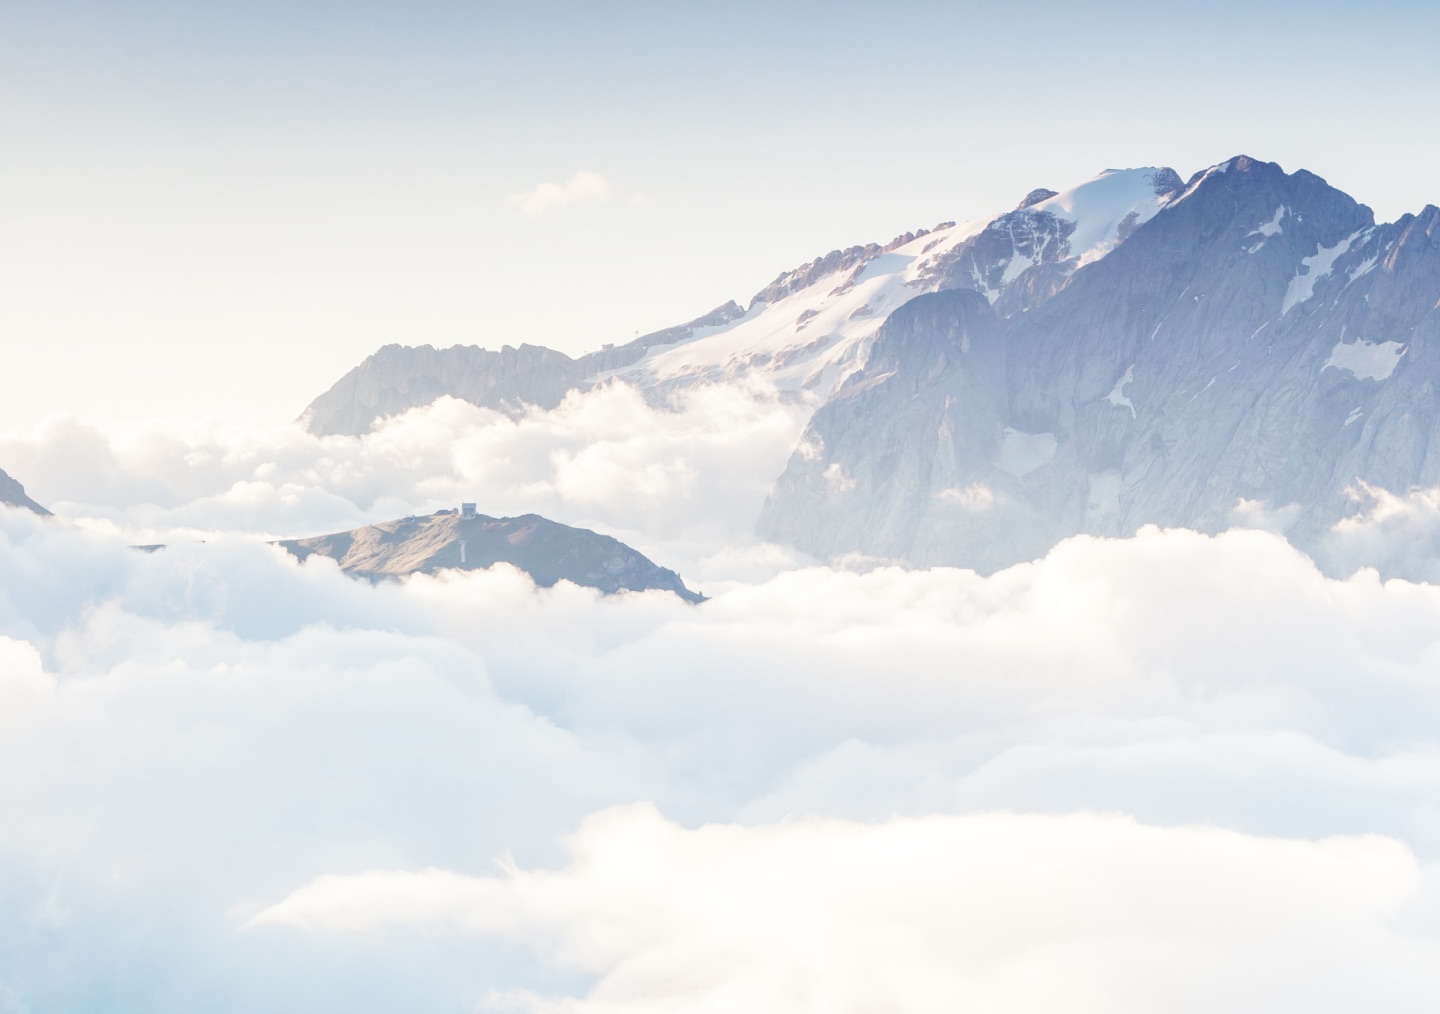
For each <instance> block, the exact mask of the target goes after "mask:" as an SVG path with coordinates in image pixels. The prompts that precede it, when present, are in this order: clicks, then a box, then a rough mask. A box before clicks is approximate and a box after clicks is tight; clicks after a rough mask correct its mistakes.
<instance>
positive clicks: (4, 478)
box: [0, 471, 50, 515]
mask: <svg viewBox="0 0 1440 1014" xmlns="http://www.w3.org/2000/svg"><path fill="white" fill-rule="evenodd" d="M0 503H4V504H9V505H10V506H11V507H24V508H25V509H26V510H32V511H34V512H35V513H36V514H44V515H49V513H50V512H49V511H47V510H46V509H45V508H44V507H41V506H40V505H39V504H38V503H36V502H35V501H34V500H31V499H30V498H29V497H28V496H26V495H25V487H24V486H22V485H20V484H19V483H18V482H16V481H15V480H14V479H12V478H10V476H8V475H6V474H5V472H3V471H0Z"/></svg>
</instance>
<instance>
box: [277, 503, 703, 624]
mask: <svg viewBox="0 0 1440 1014" xmlns="http://www.w3.org/2000/svg"><path fill="white" fill-rule="evenodd" d="M279 545H280V546H282V547H283V548H285V549H286V550H288V551H289V552H291V553H293V554H294V555H295V556H296V557H298V558H299V559H301V560H304V559H306V558H307V557H309V556H316V555H318V556H328V557H330V558H331V559H333V560H335V561H337V562H338V563H339V564H340V569H341V570H344V571H346V572H347V573H350V574H354V575H356V576H358V577H367V578H371V579H380V578H386V577H403V576H404V575H406V574H415V573H425V574H429V573H434V572H435V571H437V570H445V569H459V570H478V569H484V568H486V567H490V566H493V565H494V564H496V563H509V564H512V565H514V566H515V567H518V568H519V569H521V570H523V571H525V573H527V574H529V575H530V576H531V577H532V578H533V579H534V580H535V583H536V584H538V585H540V586H541V587H542V588H549V587H550V586H552V585H554V584H555V583H556V582H558V581H571V582H573V583H575V584H578V585H584V586H585V587H587V588H598V589H599V590H600V591H602V592H605V593H606V594H614V593H616V592H621V591H646V590H649V589H659V590H661V591H668V592H673V593H674V594H676V595H678V596H680V597H681V598H682V599H684V600H685V601H687V602H701V601H703V600H704V596H702V595H698V594H696V593H695V592H692V591H690V589H688V588H686V587H685V585H684V583H683V582H682V581H681V580H680V576H679V575H678V574H676V573H675V572H674V571H672V570H666V569H665V568H663V567H658V566H656V565H655V564H654V563H652V562H650V560H648V559H647V558H646V557H644V556H643V555H641V554H640V553H638V552H636V551H635V550H633V549H631V548H630V547H629V546H627V545H625V544H624V543H623V542H620V541H619V540H618V539H613V538H611V537H610V536H608V535H600V534H597V533H596V532H592V531H589V530H587V529H584V528H571V527H570V526H569V525H562V524H560V523H558V522H555V521H550V520H547V519H546V518H542V517H540V516H538V515H536V514H526V515H523V516H522V517H518V518H492V517H486V516H485V515H483V514H481V515H476V516H474V517H461V516H459V515H457V514H452V513H444V512H442V513H438V514H430V515H425V516H423V517H411V518H405V519H403V520H400V521H387V522H384V523H383V524H378V525H368V526H366V527H364V528H357V529H355V530H354V531H351V532H339V533H337V534H334V535H317V536H315V537H313V538H308V539H290V540H287V541H285V542H281V543H279ZM462 546H463V549H462Z"/></svg>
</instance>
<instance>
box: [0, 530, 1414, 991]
mask: <svg viewBox="0 0 1440 1014" xmlns="http://www.w3.org/2000/svg"><path fill="white" fill-rule="evenodd" d="M1437 631H1440V590H1437V589H1436V588H1433V587H1430V586H1427V585H1415V584H1408V583H1405V582H1398V581H1392V582H1388V583H1386V582H1381V581H1379V580H1378V579H1376V578H1375V577H1374V575H1373V574H1366V573H1362V574H1360V575H1357V576H1356V577H1354V578H1351V579H1348V580H1334V579H1331V578H1327V577H1325V576H1323V575H1322V574H1321V573H1320V572H1319V571H1318V570H1317V569H1316V568H1315V567H1314V565H1313V564H1311V563H1310V561H1309V560H1308V559H1307V558H1305V557H1304V556H1303V555H1301V554H1300V553H1298V552H1297V551H1296V550H1294V549H1293V548H1292V547H1290V546H1289V545H1288V544H1287V543H1286V542H1285V541H1284V540H1283V539H1281V538H1279V537H1278V536H1275V535H1271V534H1268V533H1264V532H1256V531H1250V532H1233V533H1230V534H1227V535H1224V536H1220V537H1213V538H1211V537H1204V536H1199V535H1195V534H1193V533H1188V532H1160V531H1155V530H1149V531H1146V532H1143V533H1141V535H1140V536H1139V537H1137V538H1135V539H1131V540H1100V539H1087V538H1081V539H1074V540H1070V541H1068V542H1066V543H1064V544H1062V545H1061V546H1060V547H1058V548H1057V549H1056V550H1055V551H1054V552H1052V553H1051V554H1050V555H1049V556H1047V557H1046V558H1045V559H1044V560H1042V561H1039V562H1037V563H1035V564H1031V565H1026V566H1022V567H1017V568H1013V569H1011V570H1009V571H1005V572H1002V573H1000V574H997V575H994V576H992V577H988V578H982V577H979V576H977V575H975V574H972V573H969V572H965V571H957V570H943V569H941V570H932V571H922V572H907V571H903V570H898V569H886V568H881V569H875V570H871V571H869V572H867V573H853V572H848V571H843V570H836V569H831V568H823V567H809V568H802V569H799V570H789V571H786V572H785V573H783V574H780V575H778V576H774V577H769V578H766V579H764V580H759V581H755V582H751V583H741V584H734V585H731V586H728V587H726V588H725V589H723V590H722V591H721V592H720V593H719V594H718V595H717V596H716V598H715V599H713V600H712V601H711V602H708V603H706V604H705V605H703V606H700V607H698V608H697V607H692V606H689V605H687V604H685V603H683V602H680V601H679V600H677V599H675V598H674V597H673V596H667V595H663V594H647V595H638V596H624V597H616V598H605V597H602V596H599V595H597V594H595V593H593V592H591V591H589V590H586V589H580V588H575V587H573V586H568V585H560V586H557V587H556V588H554V589H549V590H543V591H537V590H536V589H535V588H534V587H533V586H532V585H531V584H530V583H529V582H528V581H527V580H525V578H524V577H523V576H522V575H520V574H518V573H517V572H515V571H513V570H509V569H506V568H498V569H496V570H494V571H491V572H480V573H471V574H464V575H459V574H451V575H440V576H437V577H425V578H416V579H413V580H411V581H409V582H406V583H390V584H382V585H377V586H371V585H369V584H366V583H362V582H355V581H351V580H349V579H347V578H345V577H344V576H343V575H341V574H339V573H338V572H337V571H336V570H335V568H334V566H333V565H332V564H330V563H329V562H328V561H312V562H311V563H309V564H307V565H304V566H302V565H299V564H297V563H295V562H294V561H293V560H290V559H289V558H287V557H286V556H284V555H283V554H281V553H279V552H277V551H275V550H272V549H270V548H269V547H266V546H264V545H262V544H259V543H258V542H257V541H255V540H253V539H250V538H242V537H239V536H223V537H219V538H214V539H212V540H211V541H208V542H206V543H203V544H200V543H196V544H188V545H182V546H176V547H174V548H172V549H169V550H166V551H163V552H159V553H155V554H145V553H138V552H134V551H131V550H129V549H127V548H126V547H125V546H124V545H123V543H121V542H118V541H115V540H112V539H109V538H106V537H103V536H101V535H97V534H95V533H93V532H86V531H83V530H76V529H73V528H70V527H67V526H66V525H65V524H63V523H61V522H55V521H51V522H46V521H42V520H40V519H36V518H33V517H30V516H29V515H26V514H24V513H19V512H13V511H3V512H0V810H3V812H5V813H6V814H7V815H9V819H7V820H6V821H5V822H3V825H0V906H3V909H4V911H5V913H6V914H7V920H6V923H5V926H4V927H3V928H0V969H4V971H0V990H9V991H10V993H9V994H6V993H4V992H0V995H13V996H14V997H16V998H18V999H17V1000H16V1001H15V1002H16V1003H21V1002H23V1003H26V1004H28V1005H29V1006H30V1007H31V1009H34V1010H42V1009H58V1010H69V1009H74V1010H81V1009H93V1006H94V1002H95V1001H94V997H95V996H96V995H100V993H102V992H105V991H107V990H109V991H110V992H109V993H106V995H113V994H114V991H115V990H117V989H119V990H121V992H122V993H123V995H124V997H125V998H126V1003H125V1004H123V1005H118V1006H117V1009H134V1010H180V1009H195V1008H196V1007H197V1006H205V1007H207V1008H214V1009H233V1010H242V1009H260V1008H264V1009H274V1010H288V1009H293V1010H316V1009H327V1007H331V1008H345V1009H367V1008H371V1007H375V1006H380V1007H383V1006H385V1005H386V1004H387V1003H390V1004H407V1003H408V1004H409V1005H411V1006H419V1007H424V1008H425V1009H437V1010H444V1009H455V1010H471V1009H474V1007H475V1005H476V1004H478V1003H481V1002H482V1001H485V1000H486V998H487V997H490V998H492V999H495V1000H496V1002H497V1003H511V1004H518V1005H520V1006H521V1007H524V1006H525V1005H527V1004H528V1005H530V1006H533V1007H535V1008H536V1009H542V1010H547V1009H552V1008H553V1009H563V1010H575V1011H585V1012H589V1011H593V1010H605V1009H607V1005H608V1009H619V1008H620V1007H625V1008H627V1009H631V1008H639V1009H642V1010H643V1009H646V1007H647V1005H649V1006H652V1007H654V1008H655V1009H660V1008H662V1007H666V1006H667V1005H668V1006H669V1007H670V1009H687V1006H686V1005H688V1009H696V1010H702V1009H723V1008H726V1007H727V1005H728V1007H729V1008H730V1009H733V1007H734V1006H735V1005H736V1004H742V1003H751V1004H752V1005H755V1006H757V1007H759V1008H766V1009H796V1010H805V1009H835V1005H834V1004H830V998H831V997H833V996H834V995H836V994H834V993H831V992H827V990H835V991H839V993H840V994H844V995H845V996H853V997H856V998H859V999H861V1000H865V1001H866V1002H873V1003H872V1006H873V1005H874V1004H879V1005H880V1006H882V1007H884V1006H885V1005H886V1004H888V1005H889V1007H888V1009H894V1010H900V1011H909V1010H918V1011H924V1010H930V1009H935V1008H934V1003H935V1002H936V1000H935V998H937V997H939V998H942V999H945V1000H946V1002H950V1001H951V1000H953V998H954V997H956V996H961V995H963V996H967V997H973V998H975V999H974V1001H973V1002H974V1005H975V1006H976V1009H982V1010H983V1009H987V1008H986V1007H985V1006H984V1004H985V1003H989V1004H991V1005H992V1008H993V1009H1007V1010H1025V1009H1027V1006H1026V1005H1027V1004H1028V1005H1039V1004H1041V1003H1043V1002H1045V1001H1046V1000H1047V999H1053V994H1052V993H1049V992H1046V991H1045V989H1042V988H1041V985H1037V984H1043V983H1045V982H1051V983H1054V984H1058V985H1056V986H1055V988H1057V989H1063V990H1064V991H1065V992H1064V995H1065V996H1067V997H1068V998H1069V1000H1070V1004H1069V1005H1070V1007H1072V1008H1073V1009H1086V1005H1087V1004H1088V1005H1090V1006H1092V1007H1097V1008H1101V1009H1118V1010H1128V1009H1135V1010H1140V1009H1147V1008H1146V1007H1145V1006H1144V1004H1145V1003H1146V1002H1147V1001H1146V997H1156V996H1158V997H1160V998H1162V1000H1163V1002H1160V1001H1156V1004H1158V1005H1159V1006H1160V1007H1163V1009H1167V1010H1168V1009H1181V1010H1183V1009H1186V1007H1185V1006H1184V1004H1185V1002H1186V1001H1185V1000H1184V997H1185V996H1192V997H1195V998H1198V999H1196V1000H1195V1004H1196V1006H1195V1007H1194V1009H1197V1010H1198V1009H1201V1008H1203V1007H1205V1004H1206V1003H1209V1005H1210V1006H1209V1007H1208V1008H1207V1009H1215V1007H1216V1006H1232V1007H1233V1006H1238V1007H1239V1008H1240V1009H1245V1007H1244V1003H1246V1002H1250V1001H1248V1000H1245V999H1244V998H1245V997H1250V998H1262V999H1263V998H1269V1000H1270V1001H1273V1002H1272V1004H1271V1006H1272V1007H1273V1006H1274V1005H1275V1004H1276V1003H1279V1002H1280V1001H1279V1000H1278V999H1277V998H1278V997H1283V996H1286V995H1289V994H1291V993H1295V995H1304V996H1306V997H1309V996H1311V994H1310V993H1306V992H1305V989H1304V988H1302V984H1301V979H1300V976H1301V971H1300V970H1301V969H1302V967H1304V961H1305V955H1307V954H1309V955H1323V956H1324V960H1318V961H1316V962H1315V963H1314V964H1315V967H1317V968H1320V969H1321V970H1322V972H1323V974H1322V975H1320V977H1319V978H1317V979H1316V980H1315V981H1316V982H1317V983H1319V985H1318V986H1317V987H1316V992H1315V994H1314V995H1315V996H1316V997H1317V999H1316V1005H1315V1006H1316V1009H1319V1010H1325V1009H1329V1008H1327V1007H1326V1006H1325V1004H1326V1003H1331V1004H1332V1007H1333V1008H1334V1009H1343V1008H1344V1007H1345V1006H1346V1004H1349V1003H1350V1001H1352V1000H1354V999H1355V996H1356V994H1355V993H1354V992H1353V991H1352V992H1346V989H1347V988H1352V987H1353V989H1363V990H1366V991H1368V992H1367V993H1366V994H1365V995H1370V996H1378V997H1389V996H1390V994H1386V993H1384V990H1385V989H1387V988H1389V987H1387V986H1385V985H1384V984H1383V983H1384V982H1387V981H1388V982H1393V983H1397V984H1399V985H1396V986H1395V993H1394V994H1393V995H1394V996H1395V997H1399V998H1400V999H1403V998H1404V997H1405V996H1406V995H1413V996H1425V995H1430V993H1432V992H1433V990H1432V989H1431V986H1432V985H1433V984H1432V983H1430V982H1429V980H1428V979H1427V978H1426V976H1427V975H1428V974H1429V972H1428V969H1429V968H1431V967H1433V966H1434V965H1435V962H1434V957H1435V956H1434V955H1433V953H1432V946H1433V934H1436V933H1440V892H1437V891H1436V890H1435V889H1434V878H1433V876H1432V875H1431V873H1429V872H1427V871H1428V870H1429V867H1428V866H1427V865H1425V864H1427V863H1430V862H1432V861H1433V860H1434V859H1435V857H1436V856H1440V746H1437V742H1436V736H1435V733H1434V730H1435V729H1436V728H1437V727H1440V713H1437V712H1440V634H1437ZM641 803H648V804H650V806H652V807H654V808H655V809H654V810H652V809H647V808H645V807H643V806H642V807H641V808H639V809H636V808H634V805H633V804H641ZM617 806H619V807H621V808H620V809H615V807H617ZM997 811H1010V812H1011V813H1013V814H1014V815H1013V816H996V815H995V814H996V812H997ZM597 812H600V813H603V816H600V817H596V818H594V819H593V820H588V821H587V819H586V816H587V814H594V813H597ZM1097 813H1100V814H1117V815H1118V814H1124V815H1128V816H1124V817H1121V816H1107V817H1096V816H1093V814H1097ZM657 814H658V815H657ZM660 815H663V816H660ZM837 818H843V820H841V819H837ZM711 825H713V826H711ZM576 827H580V828H581V830H580V831H579V833H578V837H575V838H574V839H573V842H574V851H573V854H570V853H567V851H566V845H565V842H566V841H567V838H568V836H570V835H571V834H572V833H573V832H574V829H575V828H576ZM1207 828H1208V829H1207ZM1217 829H1218V830H1217ZM1336 836H1341V837H1340V838H1336ZM1277 838H1284V839H1288V840H1286V841H1279V840H1275V839H1277ZM1095 842H1103V843H1104V847H1103V848H1102V847H1100V846H1098V845H1095V844H1094V843H1095ZM1087 843H1090V844H1087ZM507 855H513V857H514V858H513V870H514V872H511V873H507V874H504V875H501V876H498V877H497V876H494V875H492V874H489V873H487V871H488V870H490V869H491V868H492V867H491V863H492V862H493V861H494V860H496V859H497V858H498V859H500V860H501V861H502V863H505V862H511V861H510V860H506V859H505V858H504V857H505V856H507ZM567 855H569V856H570V857H569V858H567ZM886 855H890V856H895V857H899V858H896V859H895V861H893V862H888V863H887V862H882V861H881V859H880V857H883V856H886ZM1107 856H1108V857H1109V858H1106V857H1107ZM945 857H949V858H948V860H947V859H946V858H945ZM1007 857H1008V858H1007ZM1417 857H1418V858H1417ZM987 864H988V865H987ZM807 869H809V870H811V871H812V872H813V874H814V876H813V877H810V878H809V879H807V878H806V873H805V871H806V870H807ZM978 869H989V870H990V871H991V874H992V876H990V877H988V878H981V877H980V876H979V874H978V873H977V872H976V870H978ZM522 870H523V871H526V872H519V871H522ZM547 870H548V871H552V872H545V871H547ZM432 871H440V872H432ZM627 878H628V879H627ZM987 884H988V885H990V886H989V887H987V886H986V885H987ZM1027 884H1028V885H1031V886H1030V887H1027V886H1026V885H1027ZM1042 888H1043V889H1042ZM987 891H988V893H986V892H987ZM707 892H708V893H707ZM1267 892H1268V893H1267ZM1102 898H1103V899H1109V901H1110V902H1111V903H1112V904H1113V905H1114V906H1117V907H1115V908H1114V909H1113V910H1112V909H1109V908H1106V907H1105V905H1103V904H1101V902H1100V901H1098V900H1097V899H1102ZM1247 898H1248V899H1250V901H1249V902H1248V907H1247V903H1246V899H1247ZM727 899H728V901H727ZM727 904H728V905H729V906H730V907H729V908H725V905H727ZM717 906H718V908H717ZM721 909H724V910H723V911H721ZM1097 912H1099V913H1101V914H1103V915H1104V918H1103V919H1100V916H1099V915H1097ZM337 913H340V914H338V915H337ZM1097 919H1100V921H1099V922H1096V920H1097ZM487 920H488V921H487ZM282 924H283V925H282ZM247 926H248V927H249V928H246V927H247ZM287 926H288V927H290V928H286V927H287ZM1007 926H1008V927H1009V929H1007V930H1006V931H1005V932H1006V933H1008V934H1010V935H1008V936H1006V935H1005V934H1001V933H1000V932H999V929H998V928H997V927H1007ZM1057 926H1059V927H1060V929H1056V927H1057ZM987 927H988V928H987ZM1066 927H1068V928H1066ZM297 928H298V930H299V931H298V932H297ZM1012 931H1013V932H1012ZM997 934H998V936H997ZM1137 940H1143V941H1145V943H1144V944H1143V945H1142V944H1140V943H1136V941H1137ZM897 941H898V943H897ZM997 941H998V942H997ZM122 942H123V944H122ZM1135 948H1140V949H1139V950H1136V949H1135ZM864 955H884V956H886V957H885V960H883V961H871V962H868V963H867V962H866V961H863V960H861V958H862V957H863V956H864ZM1137 955H1138V956H1137ZM137 968H138V969H141V972H129V971H127V969H137ZM1387 976H1388V977H1389V978H1388V979H1387V978H1386V977H1387ZM302 983H308V984H309V985H305V986H302ZM117 984H119V985H117ZM1402 987H1403V989H1402ZM1147 990H1148V992H1147ZM1404 990H1414V991H1415V992H1413V993H1409V994H1407V993H1405V992H1404ZM1297 991H1298V992H1297ZM1237 997H1239V998H1240V999H1237ZM1326 997H1331V998H1334V999H1332V1000H1327V999H1325V998H1326ZM1172 1000H1173V1001H1174V1002H1173V1003H1172V1002H1171V1001H1172ZM982 1001H983V1002H982ZM1232 1001H1233V1002H1232ZM1342 1001H1343V1002H1342ZM1254 1002H1255V1004H1257V1005H1261V1001H1260V1000H1259V999H1256V1000H1254ZM1387 1003H1388V999H1387ZM806 1004H809V1005H810V1007H809V1008H807V1007H806ZM827 1004H829V1006H828V1008H827ZM227 1005H228V1007H227ZM1351 1006H1352V1007H1353V1004H1352V1005H1351ZM1390 1006H1393V1007H1394V1008H1395V1009H1397V1010H1404V1009H1406V1008H1405V1007H1404V1006H1403V1003H1400V1002H1399V1000H1397V1002H1396V1003H1395V1004H1390ZM839 1009H844V1008H843V1007H841V1008H839ZM1148 1009H1155V1006H1154V1005H1152V1006H1151V1007H1150V1008H1148Z"/></svg>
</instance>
